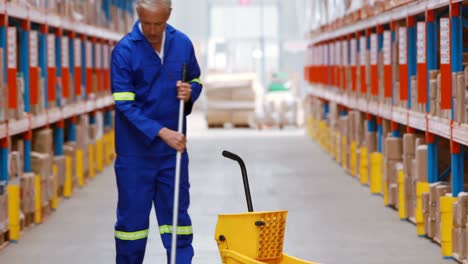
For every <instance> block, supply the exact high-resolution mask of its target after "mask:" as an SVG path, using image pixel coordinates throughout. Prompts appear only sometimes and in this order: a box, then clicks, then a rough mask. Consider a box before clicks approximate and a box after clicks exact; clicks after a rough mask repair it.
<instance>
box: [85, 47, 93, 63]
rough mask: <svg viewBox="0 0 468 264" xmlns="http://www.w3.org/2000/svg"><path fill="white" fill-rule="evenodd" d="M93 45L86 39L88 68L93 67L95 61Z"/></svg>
mask: <svg viewBox="0 0 468 264" xmlns="http://www.w3.org/2000/svg"><path fill="white" fill-rule="evenodd" d="M92 48H93V45H92V43H91V42H90V41H86V68H92V67H93V61H92V57H93V55H92V53H93V50H92Z"/></svg>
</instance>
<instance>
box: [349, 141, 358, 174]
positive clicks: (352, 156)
mask: <svg viewBox="0 0 468 264" xmlns="http://www.w3.org/2000/svg"><path fill="white" fill-rule="evenodd" d="M349 151H350V158H349V161H350V163H351V164H350V167H351V175H353V176H357V142H356V141H352V142H351V146H350V150H349Z"/></svg>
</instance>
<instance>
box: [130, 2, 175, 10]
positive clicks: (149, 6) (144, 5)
mask: <svg viewBox="0 0 468 264" xmlns="http://www.w3.org/2000/svg"><path fill="white" fill-rule="evenodd" d="M158 4H164V5H165V6H166V7H167V9H168V10H171V8H172V0H136V1H135V8H136V10H137V11H138V9H140V8H147V9H153V8H154V7H155V6H156V5H158Z"/></svg>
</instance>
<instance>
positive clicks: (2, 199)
mask: <svg viewBox="0 0 468 264" xmlns="http://www.w3.org/2000/svg"><path fill="white" fill-rule="evenodd" d="M7 230H8V193H6V192H5V193H4V194H1V195H0V233H4V232H6V231H7Z"/></svg>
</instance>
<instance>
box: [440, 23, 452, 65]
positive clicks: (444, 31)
mask: <svg viewBox="0 0 468 264" xmlns="http://www.w3.org/2000/svg"><path fill="white" fill-rule="evenodd" d="M440 64H450V20H449V18H441V19H440Z"/></svg>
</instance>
